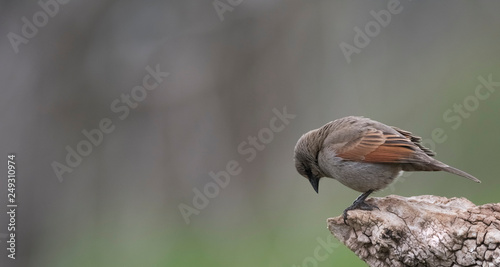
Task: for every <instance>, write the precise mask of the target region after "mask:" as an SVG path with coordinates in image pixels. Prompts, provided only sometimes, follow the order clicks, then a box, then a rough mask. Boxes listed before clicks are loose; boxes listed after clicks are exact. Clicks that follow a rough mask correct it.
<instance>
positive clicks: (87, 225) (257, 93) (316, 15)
mask: <svg viewBox="0 0 500 267" xmlns="http://www.w3.org/2000/svg"><path fill="white" fill-rule="evenodd" d="M41 2H42V3H45V8H46V9H47V10H49V11H44V10H45V9H44V8H43V7H42V5H41V4H39V3H37V2H36V1H0V18H1V23H0V33H1V36H2V38H1V39H0V68H1V71H0V75H1V79H2V81H3V82H2V90H1V94H2V97H1V98H0V101H1V105H0V107H1V113H0V114H1V115H0V125H1V126H0V127H1V129H2V142H1V144H0V147H1V151H2V153H3V155H4V156H5V157H6V155H7V153H11V152H15V153H16V154H17V161H18V175H19V176H18V181H17V190H18V191H17V193H18V194H17V200H18V203H19V208H18V214H17V223H18V228H17V232H16V235H17V237H18V241H17V248H18V250H17V259H16V260H15V261H13V260H9V259H8V258H7V256H6V255H5V254H6V253H5V252H2V256H1V259H0V265H1V266H37V267H38V266H50V267H57V266H61V267H62V266H64V267H65V266H366V265H365V264H364V263H363V262H362V261H361V260H359V259H358V258H357V256H356V255H355V254H354V253H352V252H351V251H349V250H348V249H346V248H345V247H344V246H343V245H339V244H338V242H337V241H336V240H335V239H332V238H331V235H330V233H329V232H328V230H327V228H326V219H327V218H329V217H334V216H338V215H340V214H341V212H342V211H343V209H344V208H345V207H347V206H348V205H350V203H351V202H352V201H353V200H354V199H355V198H356V197H357V196H358V192H355V191H352V190H350V189H348V188H346V187H344V186H342V185H341V184H340V183H338V182H336V181H334V180H322V182H321V185H320V194H319V195H318V194H316V193H315V192H314V190H313V189H312V188H311V186H310V184H309V182H308V181H307V180H306V179H304V178H302V177H301V176H300V175H299V174H298V173H297V172H296V171H295V168H294V164H293V149H294V146H295V143H296V141H297V140H298V139H299V137H300V136H301V135H302V134H303V133H305V132H307V131H309V130H311V129H315V128H318V127H320V126H322V125H323V124H325V123H327V122H329V121H331V120H334V119H337V118H340V117H343V116H347V115H363V116H366V117H370V118H372V119H375V120H378V121H381V122H384V123H386V124H389V125H395V126H398V127H400V128H402V129H405V130H408V131H411V132H413V133H414V134H416V135H420V136H422V137H423V138H424V139H426V143H425V144H426V145H427V146H430V147H431V148H433V149H434V150H435V151H436V152H437V156H436V157H437V158H438V159H439V160H442V161H443V162H445V163H448V164H450V165H452V166H455V167H458V168H460V169H462V170H464V171H467V172H469V173H471V174H473V175H475V176H476V177H478V178H479V179H481V180H482V182H483V183H481V184H474V183H472V182H471V181H469V180H466V179H463V178H460V177H458V176H453V175H451V174H447V173H414V174H412V175H410V176H404V177H401V179H400V180H398V181H396V182H395V183H394V184H393V185H391V187H389V188H387V189H386V190H384V191H382V192H378V193H376V194H374V196H385V195H389V194H398V195H402V196H414V195H424V194H433V195H439V196H446V197H466V198H468V199H470V200H471V201H472V202H474V203H476V204H484V203H489V202H499V201H500V199H499V194H498V190H499V186H500V179H498V178H497V174H496V171H495V169H494V168H495V165H496V164H497V160H498V156H497V155H496V154H497V151H498V148H499V147H500V139H499V138H498V137H499V136H500V123H499V117H500V109H499V107H500V86H493V87H491V89H492V90H486V89H487V88H485V87H481V88H479V89H477V88H478V86H482V83H481V82H480V79H481V77H483V78H484V79H486V80H488V79H490V80H492V81H493V82H496V83H498V82H500V60H499V59H500V32H499V30H498V29H499V28H500V16H498V10H499V8H500V3H499V2H494V1H473V2H472V1H453V2H435V1H405V0H402V1H401V2H395V1H296V0H291V1H264V0H255V1H250V0H244V1H237V0H233V1H228V0H220V1H111V0H104V1H67V3H66V2H65V1H62V0H60V2H56V1H55V0H52V1H48V0H42V1H41ZM47 3H50V4H51V5H48V4H47ZM47 5H48V7H47ZM388 5H389V6H388ZM387 10H392V12H393V13H389V14H390V16H391V17H390V21H389V19H388V17H387V16H385V17H384V16H383V14H387V13H385V12H388V11H387ZM382 11H384V12H382ZM40 12H45V13H44V14H46V15H42V14H41V13H40ZM49 12H50V13H51V15H50V14H49ZM37 14H38V15H37ZM47 14H49V15H47ZM373 14H379V15H380V16H381V17H380V16H379V19H382V22H378V21H377V20H376V19H375V17H374V15H373ZM376 16H378V15H376ZM23 18H26V19H23ZM44 18H45V19H44ZM34 20H36V21H35V22H36V23H37V24H38V25H39V26H36V25H35V28H36V34H35V33H33V29H32V28H30V27H29V23H33V25H34V23H35V22H33V21H34ZM26 21H28V22H26ZM382 24H386V25H382ZM26 25H28V26H26ZM377 25H378V26H377ZM367 26H368V27H367ZM23 29H24V32H23ZM357 29H359V30H360V31H362V32H363V34H367V33H366V31H368V32H369V35H370V36H369V35H368V34H367V35H366V36H365V38H363V34H360V33H359V31H357ZM367 29H368V30H367ZM30 30H31V32H30ZM15 35H17V36H15ZM33 35H34V36H33ZM28 37H29V38H28ZM367 39H369V42H368V40H367ZM356 44H357V45H358V46H357V47H356ZM345 45H350V46H352V47H356V48H355V49H354V50H355V51H356V52H353V53H352V54H351V55H349V56H348V57H346V56H345V53H343V52H342V49H341V47H342V46H344V47H345ZM352 47H351V48H352ZM354 50H353V51H354ZM347 58H349V62H348V60H347ZM147 66H150V67H151V68H153V69H154V68H155V67H157V66H159V69H160V70H161V71H162V72H168V73H169V76H168V77H166V78H164V80H163V81H162V82H161V83H160V84H159V86H158V87H157V88H156V89H154V90H151V91H147V95H145V96H143V95H140V97H142V96H143V98H144V99H141V100H142V101H136V102H137V103H136V104H137V106H134V108H129V114H128V115H127V116H126V118H124V119H123V120H121V119H120V118H119V115H123V113H121V112H119V113H117V112H114V111H113V110H112V108H111V106H112V103H114V101H116V100H118V101H121V99H122V94H130V93H131V92H135V93H136V94H139V92H140V88H139V89H134V88H135V86H138V85H141V84H142V83H143V78H144V77H146V75H148V71H147V70H146V67H147ZM490 75H491V78H488V77H489V76H490ZM134 90H135V91H134ZM137 90H139V91H137ZM476 94H479V95H476ZM140 97H139V95H136V98H140ZM122 104H123V103H122ZM458 105H461V106H462V107H460V106H458ZM284 107H286V110H287V112H288V113H290V114H294V115H296V117H294V118H293V119H290V121H289V123H288V124H287V125H285V127H284V128H283V129H282V130H281V131H279V132H276V133H273V134H272V136H269V133H270V132H269V131H268V130H265V129H266V128H268V127H270V123H271V121H273V117H275V116H276V115H275V112H273V109H277V110H279V111H283V109H284ZM103 118H109V119H110V120H111V121H112V122H113V125H114V127H115V128H114V131H113V132H111V133H109V134H104V135H103V140H102V142H100V144H99V145H97V146H93V148H92V151H91V152H90V153H89V155H88V156H84V157H82V161H81V163H80V164H77V166H76V167H74V168H71V169H72V172H71V173H64V174H63V175H62V179H58V177H57V175H56V174H55V172H54V170H53V166H52V165H53V164H54V162H59V163H61V164H65V165H66V159H65V158H66V155H67V153H68V152H67V150H66V147H67V146H69V147H71V148H73V149H77V148H76V147H77V145H78V144H79V143H80V142H82V140H87V138H86V137H85V135H83V133H82V131H83V130H87V131H90V130H92V129H96V128H98V127H99V123H100V121H101V120H102V119H103ZM276 124H277V125H278V126H279V125H280V124H279V123H276ZM437 128H440V129H442V130H438V131H442V132H444V134H445V135H446V140H445V141H440V142H439V143H437V142H434V141H435V140H434V141H432V142H431V141H430V140H432V138H433V137H432V132H433V131H434V130H435V129H437ZM263 129H264V130H263ZM259 132H260V133H261V134H260V135H261V139H262V140H265V142H266V143H265V144H264V143H263V142H260V145H259V146H258V149H257V148H253V151H254V152H255V155H253V156H251V154H250V153H253V152H248V151H249V150H247V152H246V153H241V152H242V149H250V148H251V147H252V146H251V145H250V143H249V142H250V140H251V139H250V140H249V136H250V137H255V136H257V139H258V138H259ZM439 139H441V138H439ZM258 140H260V139H258ZM243 142H247V143H243ZM238 147H240V152H239V151H238ZM247 159H249V160H247ZM5 161H6V159H5ZM233 161H235V162H237V163H238V167H239V169H238V174H237V175H231V177H230V180H229V182H228V184H227V186H225V187H224V188H219V187H213V185H215V184H214V183H213V179H212V178H211V176H210V172H215V173H217V172H220V171H223V170H225V169H226V165H227V164H228V162H233ZM1 166H2V167H1V168H0V170H1V171H2V173H6V172H7V169H6V164H1ZM6 184H7V181H6V179H0V188H1V189H2V190H1V191H0V196H1V198H0V199H1V203H2V205H4V207H5V205H6V204H7V197H6V194H7V191H6V189H5V188H6ZM207 185H209V186H208V187H210V188H209V189H208V190H212V191H209V194H212V195H211V196H212V198H207V200H205V201H203V199H201V200H200V199H198V201H199V203H198V204H199V205H201V206H203V208H202V209H196V210H194V208H193V205H194V204H193V203H192V202H193V198H194V197H195V191H196V190H201V191H203V190H204V188H205V186H207ZM193 190H195V191H193ZM204 202H205V203H204ZM182 204H184V205H186V206H190V207H191V212H194V213H193V214H191V215H190V216H188V219H189V224H188V223H186V220H185V218H183V215H182V213H181V211H180V208H179V207H184V208H185V207H186V206H184V205H182ZM193 210H194V211H193ZM184 211H186V209H184ZM184 217H186V216H184ZM7 221H8V218H7V215H6V213H5V212H2V213H0V222H1V223H0V234H1V235H0V244H2V251H5V242H6V239H5V234H6V233H7V226H6V224H7ZM325 244H326V245H325Z"/></svg>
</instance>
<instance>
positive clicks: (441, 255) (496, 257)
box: [328, 195, 500, 267]
mask: <svg viewBox="0 0 500 267" xmlns="http://www.w3.org/2000/svg"><path fill="white" fill-rule="evenodd" d="M367 203H369V204H373V205H376V206H377V207H378V208H379V209H380V210H377V209H375V210H373V211H364V210H352V211H349V214H348V219H347V224H345V223H344V220H343V218H342V216H338V217H335V218H329V219H328V229H330V231H331V232H332V234H333V235H334V236H335V237H337V238H338V239H339V240H340V241H341V242H342V243H344V244H345V245H346V246H347V247H348V248H349V249H351V250H352V251H353V252H354V253H356V255H358V256H359V257H360V258H361V259H362V260H363V261H365V262H366V263H368V265H369V266H377V267H382V266H390V267H395V266H500V203H498V204H486V205H483V206H476V205H474V204H473V203H472V202H470V201H469V200H467V199H465V198H451V199H448V198H445V197H437V196H428V195H427V196H417V197H409V198H405V197H401V196H394V195H391V196H387V197H384V198H370V199H368V200H367Z"/></svg>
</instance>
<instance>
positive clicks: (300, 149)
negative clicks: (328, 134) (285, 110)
mask: <svg viewBox="0 0 500 267" xmlns="http://www.w3.org/2000/svg"><path fill="white" fill-rule="evenodd" d="M320 144H321V141H320V140H318V130H312V131H310V132H308V133H306V134H304V135H303V136H302V137H301V138H300V139H299V141H298V142H297V145H296V146H295V151H294V152H295V153H294V159H295V168H296V169H297V172H299V173H300V175H302V176H304V177H305V178H307V179H308V180H309V182H310V183H311V185H312V187H313V188H314V190H315V191H316V193H318V190H319V180H320V179H321V177H323V176H324V175H323V173H322V172H321V170H320V168H319V165H318V153H319V150H320Z"/></svg>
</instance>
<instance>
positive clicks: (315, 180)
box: [309, 177, 319, 193]
mask: <svg viewBox="0 0 500 267" xmlns="http://www.w3.org/2000/svg"><path fill="white" fill-rule="evenodd" d="M309 182H310V183H311V185H312V187H313V188H314V191H316V193H319V191H318V190H319V178H316V177H309Z"/></svg>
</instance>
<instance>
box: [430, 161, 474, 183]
mask: <svg viewBox="0 0 500 267" xmlns="http://www.w3.org/2000/svg"><path fill="white" fill-rule="evenodd" d="M443 165H444V166H439V167H441V169H442V170H443V171H446V172H449V173H453V174H456V175H459V176H462V177H465V178H467V179H470V180H472V181H474V182H476V183H480V182H481V181H480V180H479V179H477V178H476V177H474V176H472V175H470V174H468V173H466V172H464V171H461V170H459V169H457V168H453V167H451V166H448V165H446V164H443Z"/></svg>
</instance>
